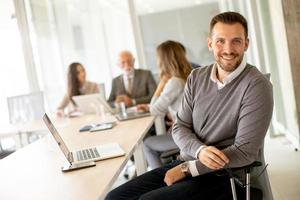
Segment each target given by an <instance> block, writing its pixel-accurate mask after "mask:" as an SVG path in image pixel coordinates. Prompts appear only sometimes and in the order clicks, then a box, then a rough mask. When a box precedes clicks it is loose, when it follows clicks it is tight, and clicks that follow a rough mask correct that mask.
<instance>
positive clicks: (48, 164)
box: [0, 115, 155, 200]
mask: <svg viewBox="0 0 300 200" xmlns="http://www.w3.org/2000/svg"><path fill="white" fill-rule="evenodd" d="M103 120H106V121H107V120H108V121H110V119H103V118H101V117H100V116H97V115H85V116H81V117H78V118H70V119H65V120H64V121H60V122H59V121H57V120H55V119H54V120H53V121H54V125H55V126H56V128H57V130H58V132H59V133H60V135H61V137H62V138H63V140H64V142H65V143H66V145H67V146H68V148H69V149H70V150H71V151H72V150H76V149H80V148H86V147H91V146H97V145H101V144H107V143H112V142H117V143H118V144H119V145H120V146H121V148H122V149H123V150H124V151H125V152H126V155H125V156H122V157H117V158H112V159H107V160H102V161H98V162H96V164H97V165H96V166H95V167H90V168H85V169H80V170H75V171H71V172H66V173H63V172H62V171H61V167H62V166H63V165H66V164H67V163H68V162H67V160H66V158H65V157H64V155H63V153H62V152H61V150H60V149H59V147H58V145H57V144H56V143H55V140H54V139H53V138H52V136H51V135H50V132H49V134H47V135H46V136H45V137H44V138H43V139H40V140H38V141H36V142H34V143H32V144H30V145H27V146H26V147H24V148H22V149H20V150H18V151H17V152H15V153H13V154H11V155H10V156H8V157H6V158H4V159H2V160H0V179H1V181H0V199H30V200H34V199H66V200H67V199H72V200H74V199H75V200H76V199H103V198H104V197H105V195H106V194H107V193H108V192H109V191H110V189H111V187H112V186H113V184H114V182H115V181H116V179H117V178H118V176H119V175H120V173H121V171H122V170H123V168H124V166H125V165H126V163H127V161H128V160H129V159H130V157H131V156H132V155H134V158H135V164H136V169H137V174H138V175H139V174H142V173H144V172H145V171H146V163H145V160H144V157H143V150H142V143H143V138H144V136H145V135H146V133H147V132H148V130H149V128H150V127H151V126H152V124H153V122H154V120H155V117H153V116H149V117H144V118H139V119H134V120H128V121H122V122H117V125H116V126H114V127H113V128H112V129H109V130H104V131H98V132H79V129H80V128H81V127H83V126H85V125H87V124H91V123H99V122H103ZM41 126H44V128H46V126H45V125H42V122H41V120H40V121H37V122H36V124H35V127H40V128H42V127H41Z"/></svg>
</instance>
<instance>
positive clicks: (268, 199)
mask: <svg viewBox="0 0 300 200" xmlns="http://www.w3.org/2000/svg"><path fill="white" fill-rule="evenodd" d="M264 75H265V77H266V78H267V79H268V80H270V77H271V74H270V73H267V74H264ZM259 161H260V162H261V163H262V166H261V167H256V168H255V169H253V171H252V176H254V177H255V176H256V177H257V176H258V175H260V173H261V172H262V171H263V170H264V167H265V166H266V164H265V156H264V144H263V146H262V148H261V149H260V151H259ZM255 184H256V185H257V187H258V188H260V189H261V190H262V191H263V199H264V200H273V194H272V189H271V184H270V181H269V176H268V172H267V169H265V171H264V172H263V173H262V174H261V175H260V176H259V177H258V180H257V182H256V183H255Z"/></svg>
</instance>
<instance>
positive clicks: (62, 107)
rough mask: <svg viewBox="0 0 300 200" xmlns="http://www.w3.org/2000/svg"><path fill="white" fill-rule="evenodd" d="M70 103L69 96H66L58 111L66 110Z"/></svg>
mask: <svg viewBox="0 0 300 200" xmlns="http://www.w3.org/2000/svg"><path fill="white" fill-rule="evenodd" d="M69 102H70V99H69V97H68V95H67V94H66V95H65V96H64V98H63V100H62V101H61V103H60V104H59V106H58V107H57V110H63V109H65V108H66V107H67V106H68V104H69Z"/></svg>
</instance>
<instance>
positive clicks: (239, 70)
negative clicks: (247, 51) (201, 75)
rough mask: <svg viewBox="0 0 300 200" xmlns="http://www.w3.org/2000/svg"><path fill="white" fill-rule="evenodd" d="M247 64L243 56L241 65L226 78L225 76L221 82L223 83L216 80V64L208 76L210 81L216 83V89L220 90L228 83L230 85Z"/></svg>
mask: <svg viewBox="0 0 300 200" xmlns="http://www.w3.org/2000/svg"><path fill="white" fill-rule="evenodd" d="M246 65H247V63H246V58H245V56H244V58H243V60H242V62H241V64H240V65H239V66H238V67H237V68H236V69H235V70H234V71H233V72H231V73H230V74H229V75H228V76H226V77H225V78H224V80H223V83H222V82H221V81H219V79H218V78H217V67H218V63H215V64H214V65H213V68H212V70H211V74H210V79H211V80H212V81H213V82H214V83H217V86H218V89H219V90H220V89H222V88H223V87H225V86H226V85H227V84H228V83H230V82H231V81H233V80H234V79H235V78H236V77H238V76H239V75H240V74H241V73H242V71H243V70H244V69H245V67H246Z"/></svg>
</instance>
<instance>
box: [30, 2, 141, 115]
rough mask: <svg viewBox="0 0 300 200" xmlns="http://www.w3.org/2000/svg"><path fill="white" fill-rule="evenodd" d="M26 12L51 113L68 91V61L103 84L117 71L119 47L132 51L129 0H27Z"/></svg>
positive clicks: (108, 90)
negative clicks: (75, 63) (77, 65)
mask: <svg viewBox="0 0 300 200" xmlns="http://www.w3.org/2000/svg"><path fill="white" fill-rule="evenodd" d="M26 11H27V15H28V16H27V17H28V23H29V26H30V36H31V42H32V45H33V51H34V59H35V65H36V66H35V68H36V70H37V72H38V80H39V85H40V88H41V89H42V90H43V91H44V94H45V99H46V101H47V104H48V105H49V109H50V111H54V110H55V109H56V107H57V106H58V104H59V102H60V100H61V99H62V97H63V95H64V93H65V92H66V72H67V68H68V65H69V64H70V63H72V62H80V63H82V64H83V66H84V67H85V68H86V72H87V79H88V80H90V81H94V82H98V83H105V87H106V91H107V92H106V93H107V94H109V92H110V88H111V87H110V86H111V79H112V77H114V76H116V75H118V74H119V73H120V70H119V69H118V67H117V65H116V63H117V62H116V55H117V53H118V51H120V50H121V49H129V50H132V51H133V53H135V48H134V40H133V36H132V35H133V34H132V30H131V24H130V17H129V11H128V6H127V1H106V0H85V1H81V0H72V1H70V0H51V1H50V0H26Z"/></svg>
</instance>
